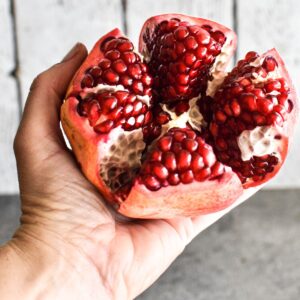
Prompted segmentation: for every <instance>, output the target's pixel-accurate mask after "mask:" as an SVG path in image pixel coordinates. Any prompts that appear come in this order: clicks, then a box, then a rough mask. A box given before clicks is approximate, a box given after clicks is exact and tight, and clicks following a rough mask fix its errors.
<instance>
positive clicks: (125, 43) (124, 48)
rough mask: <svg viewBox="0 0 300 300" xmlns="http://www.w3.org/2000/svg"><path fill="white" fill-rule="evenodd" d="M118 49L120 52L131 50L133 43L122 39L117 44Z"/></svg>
mask: <svg viewBox="0 0 300 300" xmlns="http://www.w3.org/2000/svg"><path fill="white" fill-rule="evenodd" d="M118 49H119V50H120V51H121V52H125V51H132V50H133V45H132V43H131V42H129V41H128V40H127V41H125V40H124V41H122V42H121V43H119V44H118Z"/></svg>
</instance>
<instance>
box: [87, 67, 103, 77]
mask: <svg viewBox="0 0 300 300" xmlns="http://www.w3.org/2000/svg"><path fill="white" fill-rule="evenodd" d="M89 73H90V74H91V75H92V76H93V77H94V78H95V77H99V76H101V74H102V70H101V69H100V68H99V67H97V66H95V67H93V68H91V69H90V70H89Z"/></svg>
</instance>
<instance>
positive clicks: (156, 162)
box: [137, 127, 225, 191]
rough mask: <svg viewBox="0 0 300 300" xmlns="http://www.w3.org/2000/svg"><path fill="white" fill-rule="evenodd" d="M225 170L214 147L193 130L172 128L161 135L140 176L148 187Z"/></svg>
mask: <svg viewBox="0 0 300 300" xmlns="http://www.w3.org/2000/svg"><path fill="white" fill-rule="evenodd" d="M224 173H225V167H224V165H222V164H221V163H220V162H218V161H217V160H216V157H215V154H214V152H213V149H212V147H211V146H210V145H208V144H206V142H205V140H204V139H202V138H201V137H200V136H199V135H197V134H196V133H195V132H194V131H193V130H191V129H187V128H183V129H181V128H176V127H173V128H171V129H170V130H169V131H168V132H167V133H166V134H165V135H164V136H163V137H161V138H160V139H158V141H157V142H156V144H155V146H154V148H153V150H152V151H150V152H149V153H148V154H147V159H146V161H145V163H144V164H143V165H142V168H141V171H140V175H139V176H138V178H137V180H138V181H139V182H140V183H143V184H144V185H145V186H146V187H147V188H148V189H149V190H152V191H157V190H159V189H160V188H162V187H167V186H174V185H178V184H179V183H184V184H188V183H191V182H193V181H198V182H201V181H204V180H214V179H216V178H218V177H221V176H222V175H223V174H224Z"/></svg>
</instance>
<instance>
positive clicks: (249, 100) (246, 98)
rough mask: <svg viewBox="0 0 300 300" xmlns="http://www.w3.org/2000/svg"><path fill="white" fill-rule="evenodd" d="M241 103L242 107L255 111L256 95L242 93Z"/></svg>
mask: <svg viewBox="0 0 300 300" xmlns="http://www.w3.org/2000/svg"><path fill="white" fill-rule="evenodd" d="M241 101H242V102H241V103H242V105H243V107H244V108H246V109H247V110H249V111H255V110H256V109H257V105H256V97H255V96H254V95H252V94H243V95H242V99H241Z"/></svg>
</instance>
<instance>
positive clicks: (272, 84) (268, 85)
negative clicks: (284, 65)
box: [265, 80, 281, 93]
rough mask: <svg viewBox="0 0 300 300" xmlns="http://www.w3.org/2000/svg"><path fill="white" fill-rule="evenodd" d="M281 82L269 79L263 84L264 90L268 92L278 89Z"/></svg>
mask: <svg viewBox="0 0 300 300" xmlns="http://www.w3.org/2000/svg"><path fill="white" fill-rule="evenodd" d="M280 88H281V84H280V82H279V81H277V80H271V81H269V82H267V83H266V84H265V90H266V91H267V92H268V93H270V92H272V91H276V90H280Z"/></svg>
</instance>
